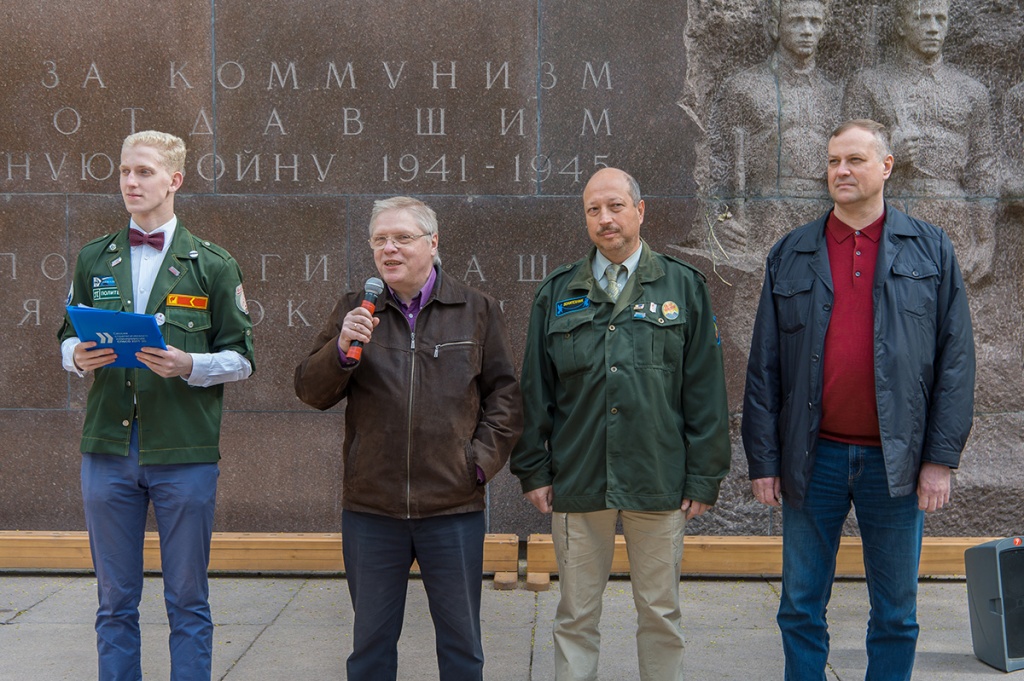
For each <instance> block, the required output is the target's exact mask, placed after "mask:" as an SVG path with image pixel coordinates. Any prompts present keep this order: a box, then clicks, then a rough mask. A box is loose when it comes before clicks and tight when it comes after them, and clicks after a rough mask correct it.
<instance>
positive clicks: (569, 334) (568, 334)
mask: <svg viewBox="0 0 1024 681" xmlns="http://www.w3.org/2000/svg"><path fill="white" fill-rule="evenodd" d="M562 338H572V334H571V333H567V334H565V335H564V336H562Z"/></svg>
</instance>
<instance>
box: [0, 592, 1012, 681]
mask: <svg viewBox="0 0 1024 681" xmlns="http://www.w3.org/2000/svg"><path fill="white" fill-rule="evenodd" d="M680 590H681V594H682V599H683V616H684V625H685V629H686V636H687V641H688V646H687V662H686V678H687V679H688V680H692V681H718V680H719V679H737V680H743V681H761V680H765V681H781V679H782V667H783V665H782V646H781V643H780V639H779V633H778V630H777V629H776V626H775V610H776V607H777V604H778V591H779V585H778V582H777V581H772V580H763V579H752V580H743V581H723V580H701V581H696V580H684V581H682V582H681V583H680ZM95 591H96V582H95V579H94V578H93V577H92V576H91V575H49V574H47V575H29V574H11V573H7V574H0V680H2V681H57V680H65V679H67V680H73V681H79V680H88V679H90V678H95V668H96V652H95V648H94V645H95V637H94V634H93V631H92V620H93V615H94V612H95V598H96V596H95ZM557 599H558V582H557V581H553V582H552V589H551V590H550V591H548V592H544V593H533V592H529V591H526V590H524V589H521V588H520V589H517V590H515V591H494V590H493V589H491V588H489V586H488V587H486V588H485V589H484V594H483V632H484V651H485V654H486V656H487V667H486V671H485V677H486V679H487V681H549V680H550V679H551V678H552V677H553V671H552V670H553V655H552V646H551V621H552V618H553V616H554V611H555V605H556V603H557ZM211 600H212V605H213V616H214V622H215V624H216V633H215V644H214V645H215V648H214V664H213V678H214V679H221V680H225V681H284V680H288V681H292V680H295V679H301V680H303V681H321V680H323V681H327V680H335V679H343V678H344V676H345V673H344V668H345V665H344V661H345V656H346V655H347V653H348V650H349V646H350V640H351V635H352V611H351V606H350V604H349V598H348V589H347V587H346V585H345V580H344V579H343V578H339V577H324V576H317V577H282V576H269V577H215V578H214V579H213V580H212V584H211ZM632 601H633V597H632V592H631V590H630V584H629V582H628V581H626V580H613V581H612V582H611V583H610V584H609V585H608V589H607V591H606V593H605V607H604V616H603V619H602V627H601V631H602V636H603V642H602V655H601V665H600V678H601V680H602V681H625V680H630V679H636V678H637V671H636V669H637V665H636V648H635V646H634V638H633V637H634V633H635V630H636V625H635V622H636V615H635V611H634V610H633V602H632ZM918 609H919V620H920V622H921V639H920V642H919V645H918V656H917V666H916V668H915V671H914V677H913V678H914V681H961V680H966V679H982V678H997V677H1005V675H1004V674H1003V673H1002V672H1000V671H998V670H995V669H992V668H991V667H988V666H987V665H985V664H983V663H982V662H980V661H979V660H978V659H977V658H975V657H974V654H973V651H972V648H971V633H970V621H969V618H968V614H967V613H968V611H967V588H966V585H965V584H964V582H962V581H958V580H950V581H928V582H922V584H921V597H920V602H919V608H918ZM867 610H868V606H867V593H866V590H865V586H864V583H863V582H862V581H841V582H839V583H837V584H836V587H835V590H834V594H833V598H832V603H831V606H830V608H829V620H830V625H831V626H830V630H831V634H832V656H831V660H830V668H829V670H828V673H827V678H828V679H829V681H834V680H839V681H854V680H860V679H863V678H864V668H865V665H866V657H865V654H864V632H865V627H866V622H867ZM166 622H167V619H166V616H165V614H164V611H163V603H162V599H161V596H160V581H159V578H155V577H154V578H147V580H146V588H145V593H144V595H143V603H142V627H143V671H144V674H145V677H146V678H147V679H157V680H158V679H166V678H167V677H168V671H169V662H168V655H167V647H166V626H167V624H166ZM1020 677H1021V681H1024V673H1022V674H1020ZM437 678H438V675H437V667H436V663H435V657H434V636H433V628H432V626H431V623H430V617H429V615H428V613H427V605H426V595H425V593H424V591H423V585H422V584H421V583H420V582H419V581H418V580H413V581H412V582H411V583H410V585H409V597H408V605H407V611H406V619H405V628H404V633H403V636H402V642H401V645H400V661H399V679H401V680H402V681H434V680H436V679H437ZM1011 678H1013V677H1011Z"/></svg>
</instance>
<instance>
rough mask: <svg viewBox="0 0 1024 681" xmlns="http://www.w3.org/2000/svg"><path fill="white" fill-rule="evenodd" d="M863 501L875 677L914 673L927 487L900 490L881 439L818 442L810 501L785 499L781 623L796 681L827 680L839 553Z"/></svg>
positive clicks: (888, 679)
mask: <svg viewBox="0 0 1024 681" xmlns="http://www.w3.org/2000/svg"><path fill="white" fill-rule="evenodd" d="M851 503H852V504H853V507H854V509H855V510H856V514H857V523H858V524H859V526H860V533H861V540H862V542H863V546H864V569H865V572H866V574H867V587H868V597H869V600H870V601H871V612H870V615H869V619H868V631H867V655H868V668H867V674H866V676H865V679H866V680H867V681H910V676H911V672H912V671H913V669H914V655H915V650H916V648H917V635H918V625H917V573H918V564H919V562H920V559H921V537H922V533H923V529H924V513H923V512H922V511H921V510H919V509H918V508H917V495H916V494H910V495H908V496H903V497H896V498H892V497H890V496H889V488H888V484H887V483H886V477H885V463H884V461H883V459H882V450H881V448H879V447H864V446H859V445H848V444H842V443H839V442H832V441H829V440H818V446H817V450H816V454H815V459H814V471H813V473H812V475H811V481H810V485H809V486H808V489H807V497H806V500H805V501H804V505H803V508H801V509H799V510H797V509H795V508H793V507H792V506H790V505H787V504H786V503H785V502H783V508H782V599H781V603H780V605H779V615H778V622H779V628H780V629H781V631H782V645H783V649H784V651H785V654H786V681H819V680H820V681H824V679H825V664H826V662H827V660H828V651H829V645H828V643H829V636H828V623H827V622H826V620H825V611H826V608H827V606H828V602H829V598H831V596H832V581H833V579H834V578H835V572H836V553H837V552H838V550H839V538H840V535H841V534H842V530H843V523H844V521H845V520H846V516H847V515H848V514H849V512H850V504H851Z"/></svg>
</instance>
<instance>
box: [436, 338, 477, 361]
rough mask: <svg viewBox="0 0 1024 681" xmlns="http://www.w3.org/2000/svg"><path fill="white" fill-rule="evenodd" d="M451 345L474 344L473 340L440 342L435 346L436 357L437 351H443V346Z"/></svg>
mask: <svg viewBox="0 0 1024 681" xmlns="http://www.w3.org/2000/svg"><path fill="white" fill-rule="evenodd" d="M450 345H473V341H471V340H467V341H453V342H451V343H438V344H437V345H435V346H434V359H437V353H439V352H441V348H446V347H448V346H450Z"/></svg>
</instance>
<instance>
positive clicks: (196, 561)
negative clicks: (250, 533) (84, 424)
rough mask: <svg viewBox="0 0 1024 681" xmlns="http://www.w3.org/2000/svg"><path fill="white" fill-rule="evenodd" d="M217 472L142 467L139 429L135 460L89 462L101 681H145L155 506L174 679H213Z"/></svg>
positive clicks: (89, 458)
mask: <svg viewBox="0 0 1024 681" xmlns="http://www.w3.org/2000/svg"><path fill="white" fill-rule="evenodd" d="M218 475H219V468H218V466H217V464H215V463H209V464H180V465H171V466H160V465H155V466H140V465H139V434H138V426H137V425H133V426H132V435H131V444H130V445H129V453H128V456H115V455H111V454H84V455H83V456H82V500H83V502H84V505H85V524H86V528H87V529H88V530H89V550H90V551H91V553H92V562H93V565H94V567H95V570H96V591H97V595H98V597H99V607H98V608H97V610H96V648H97V652H98V653H99V677H98V678H99V679H100V681H141V679H142V653H141V650H142V637H141V633H140V630H139V601H140V600H141V599H142V581H143V572H142V569H143V566H142V549H143V541H144V539H145V533H146V515H147V513H148V511H149V502H150V501H152V502H153V514H154V515H155V516H156V523H157V530H158V531H159V534H160V556H161V571H162V572H163V579H164V603H165V606H166V608H167V619H168V622H169V623H170V627H171V634H170V638H169V645H170V653H171V681H201V680H203V679H205V680H207V681H208V680H209V679H210V668H211V663H212V653H213V621H212V619H211V617H210V602H209V597H210V588H209V582H208V580H207V567H208V566H209V564H210V539H211V536H212V534H213V512H214V505H215V502H216V496H217V476H218Z"/></svg>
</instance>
